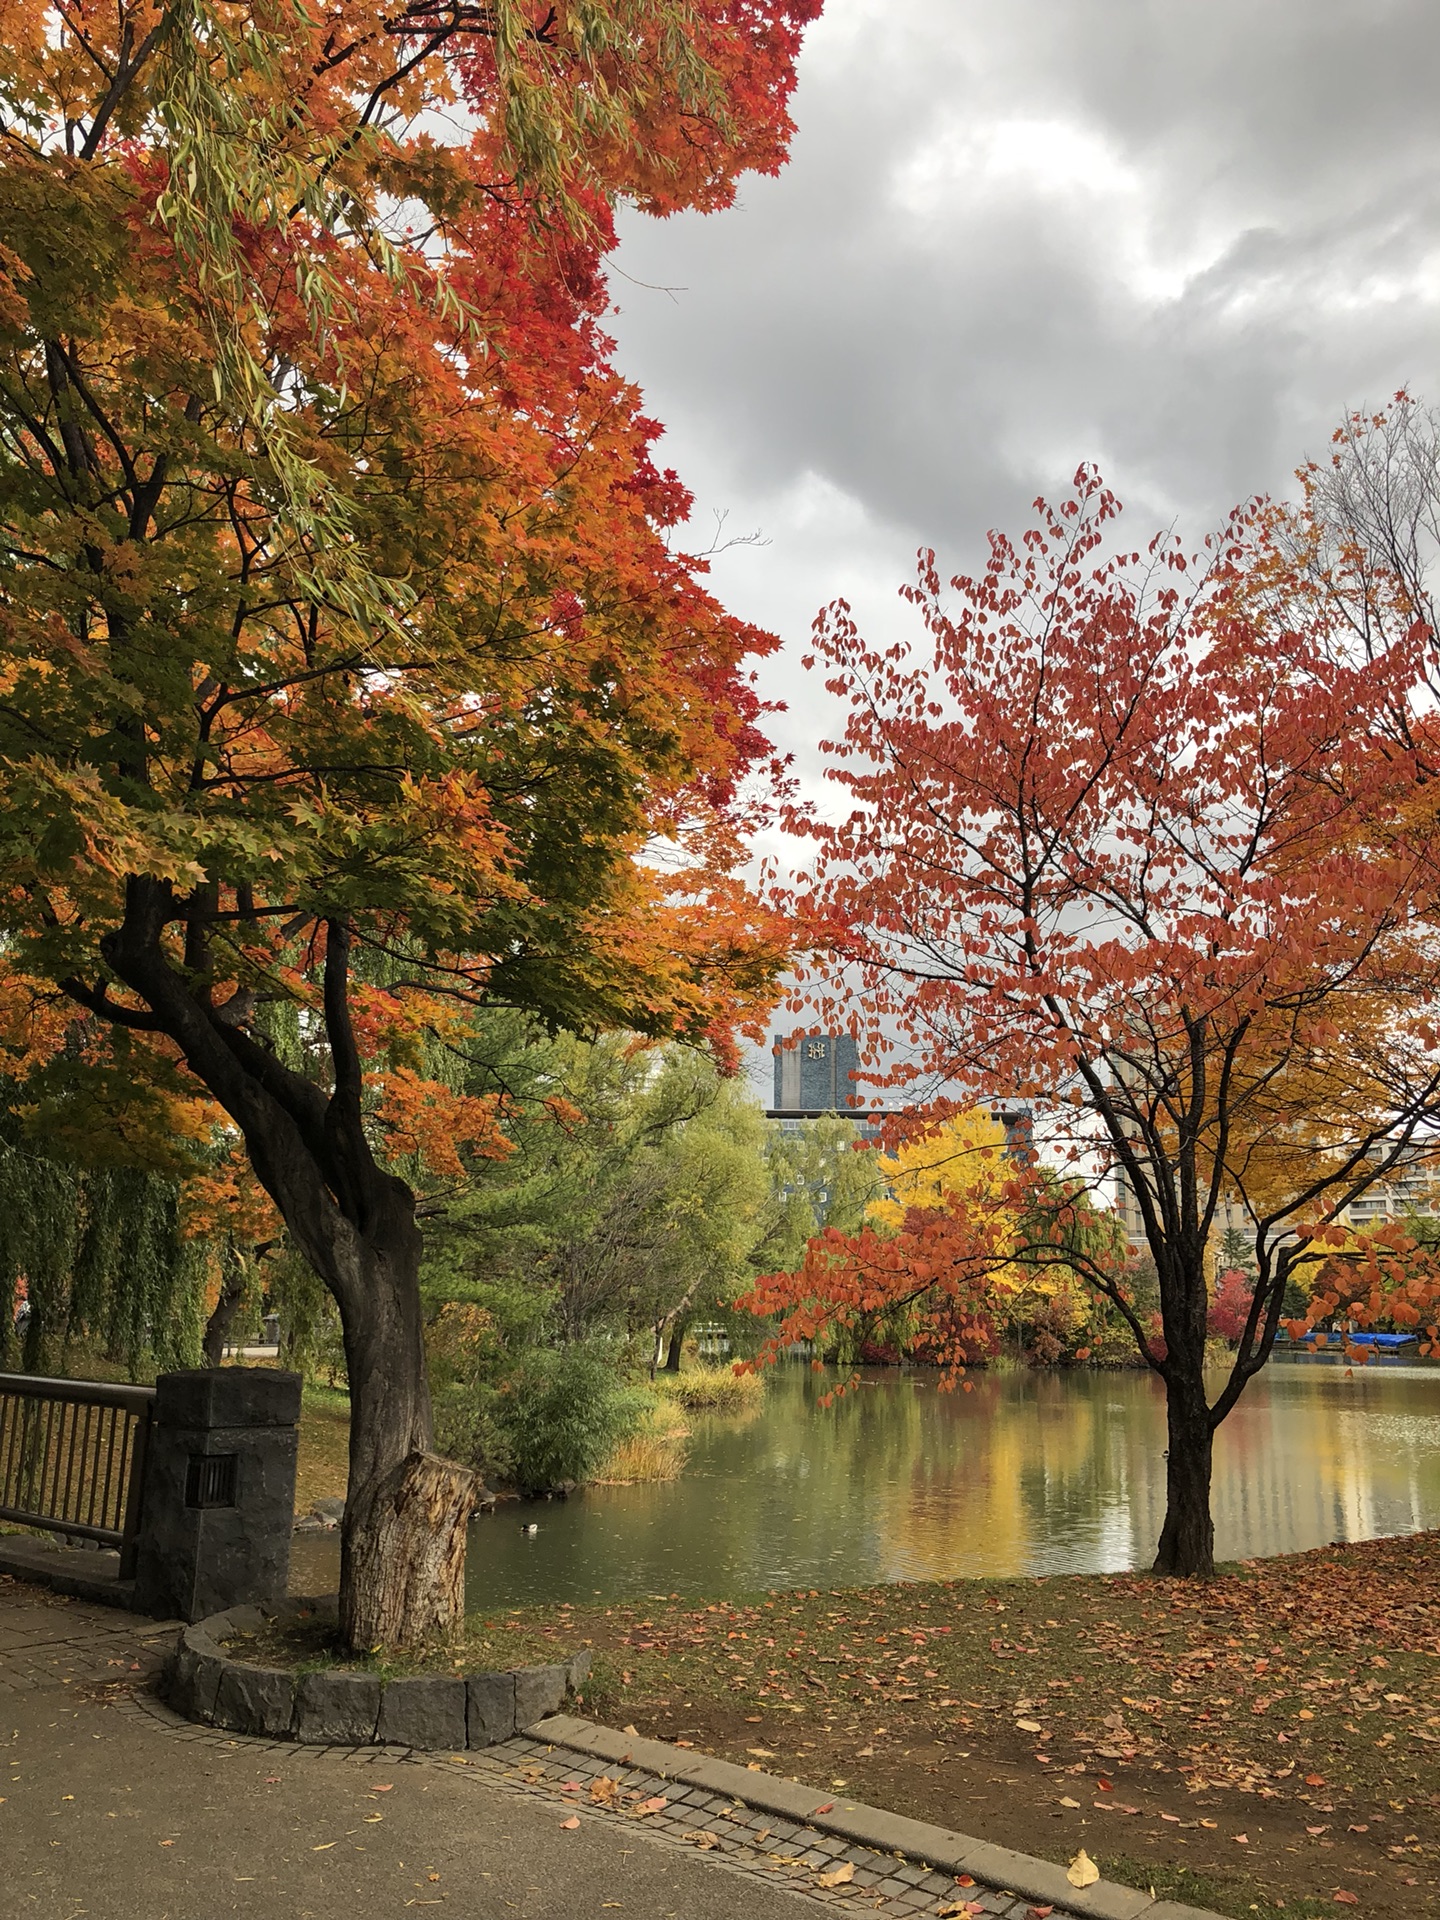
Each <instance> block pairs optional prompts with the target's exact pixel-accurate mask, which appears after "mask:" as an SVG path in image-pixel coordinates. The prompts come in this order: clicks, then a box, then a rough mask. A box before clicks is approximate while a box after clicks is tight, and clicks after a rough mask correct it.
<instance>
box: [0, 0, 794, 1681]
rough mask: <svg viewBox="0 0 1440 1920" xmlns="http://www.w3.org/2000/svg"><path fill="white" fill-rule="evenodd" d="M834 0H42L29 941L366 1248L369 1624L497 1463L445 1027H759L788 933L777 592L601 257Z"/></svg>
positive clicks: (24, 143)
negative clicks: (775, 707) (741, 582)
mask: <svg viewBox="0 0 1440 1920" xmlns="http://www.w3.org/2000/svg"><path fill="white" fill-rule="evenodd" d="M817 11H818V0H740V3H739V4H736V3H734V0H701V4H682V3H681V0H557V4H555V5H553V6H547V5H541V4H533V3H532V0H493V4H487V5H483V6H469V5H453V6H452V5H448V4H434V3H433V0H411V3H410V4H402V5H398V6H387V5H384V4H374V3H373V0H332V3H331V4H315V5H310V4H306V3H305V0H234V3H231V0H119V4H118V5H116V4H114V3H113V0H107V4H106V5H104V6H100V5H97V4H91V3H90V0H48V3H47V0H39V4H31V3H30V0H4V4H3V5H0V18H3V23H4V41H5V48H6V52H5V56H4V85H3V90H0V124H3V145H0V768H3V782H4V792H5V806H4V810H3V814H0V892H3V899H4V926H5V961H6V965H7V967H8V968H9V969H10V970H11V971H12V973H13V974H14V976H15V978H16V979H17V980H18V981H19V982H21V983H22V985H23V984H25V983H28V985H29V987H30V988H31V989H33V991H34V993H35V994H36V995H37V996H39V997H41V998H44V997H46V996H50V997H51V998H52V999H54V998H56V997H61V998H63V1000H64V1001H65V1002H66V1003H67V1005H68V1017H69V1018H70V1019H72V1020H74V1021H77V1022H79V1023H80V1026H79V1028H78V1029H77V1031H78V1032H79V1033H80V1034H81V1035H82V1038H83V1036H84V1034H86V1033H89V1034H91V1035H93V1034H94V1033H96V1032H102V1033H103V1032H106V1031H111V1032H115V1033H119V1034H125V1035H129V1036H130V1037H131V1039H132V1041H133V1043H134V1044H136V1045H141V1046H144V1047H147V1048H149V1049H152V1050H153V1051H154V1052H155V1053H156V1054H158V1055H160V1056H163V1057H164V1058H166V1059H168V1060H170V1061H172V1062H173V1063H174V1064H175V1065H176V1067H177V1068H178V1069H179V1070H180V1071H182V1072H183V1073H184V1074H186V1075H187V1076H188V1077H189V1078H190V1080H191V1082H192V1084H194V1085H195V1086H196V1088H197V1091H199V1090H203V1092H204V1094H205V1096H206V1097H208V1098H209V1099H210V1100H211V1101H213V1103H214V1106H215V1109H216V1112H217V1116H218V1115H223V1116H224V1117H225V1120H226V1122H227V1124H229V1125H231V1126H233V1127H234V1128H235V1129H237V1130H238V1132H239V1134H240V1135H241V1136H242V1137H243V1140H244V1143H245V1146H246V1149H247V1151H248V1154H249V1158H250V1161H251V1163H252V1165H253V1167H254V1170H255V1173H256V1175H257V1176H258V1178H259V1180H260V1182H261V1184H262V1185H263V1187H264V1189H265V1191H266V1192H267V1193H268V1195H269V1196H270V1199H271V1200H272V1201H273V1203H274V1205H275V1207H276V1209H277V1210H278V1212H279V1214H280V1215H281V1216H282V1217H283V1220H284V1222H285V1225H286V1228H287V1229H288V1232H289V1234H290V1236H291V1238H292V1240H293V1241H294V1243H295V1244H296V1245H297V1246H298V1247H300V1248H301V1249H302V1250H303V1252H304V1254H305V1255H306V1257H307V1258H308V1259H309V1260H310V1262H311V1263H312V1264H313V1266H314V1267H315V1269H316V1271H317V1272H318V1273H319V1274H320V1276H321V1277H322V1279H323V1280H324V1281H325V1283H326V1285H327V1286H328V1287H329V1288H330V1290H331V1291H332V1293H333V1294H334V1296H335V1299H336V1301H337V1303H338V1306H339V1309H340V1314H341V1318H342V1322H343V1327H344V1337H345V1345H346V1354H347V1360H348V1366H349V1378H350V1388H351V1397H352V1429H351V1474H350V1497H349V1502H348V1506H347V1512H346V1518H345V1526H344V1535H343V1557H342V1574H341V1619H342V1628H343V1632H344V1634H345V1636H346V1638H347V1639H348V1641H349V1642H350V1643H351V1644H355V1645H363V1646H373V1645H376V1644H380V1643H389V1642H395V1641H400V1640H409V1639H416V1638H419V1637H423V1636H424V1635H426V1634H428V1633H431V1632H434V1631H440V1630H443V1629H444V1628H445V1627H446V1626H447V1625H448V1623H449V1622H450V1620H451V1619H452V1618H453V1616H454V1613H455V1610H456V1608H457V1607H458V1606H459V1605H460V1604H461V1592H462V1588H461V1574H462V1570H463V1551H464V1527H465V1522H466V1520H467V1518H468V1514H469V1505H470V1481H469V1477H468V1475H466V1474H465V1473H464V1472H462V1471H460V1470H459V1469H457V1468H452V1467H450V1466H448V1465H447V1464H446V1463H444V1462H441V1461H438V1460H436V1459H435V1458H434V1457H433V1455H432V1452H431V1444H432V1442H431V1419H430V1408H429V1401H428V1394H427V1388H426V1383H425V1369H424V1359H423V1350H422V1328H421V1312H420V1299H419V1292H418V1286H417V1263H418V1259H419V1253H420V1234H419V1231H418V1229H417V1226H416V1220H415V1205H414V1196H413V1193H412V1191H411V1189H410V1187H409V1186H408V1185H407V1184H406V1182H405V1181H404V1180H402V1179H401V1178H399V1177H398V1175H397V1174H396V1173H395V1172H394V1171H393V1170H392V1169H391V1167H390V1166H389V1165H388V1164H387V1160H386V1155H385V1152H384V1142H385V1140H386V1139H388V1138H391V1137H396V1136H398V1137H401V1138H403V1139H404V1140H406V1141H407V1142H408V1143H409V1144H410V1145H411V1146H412V1147H415V1148H417V1149H418V1148H420V1147H425V1148H427V1150H438V1151H444V1150H445V1148H446V1147H447V1145H448V1148H449V1151H450V1152H452V1153H455V1152H462V1153H463V1152H470V1151H474V1152H479V1153H484V1152H487V1151H493V1150H499V1148H498V1146H497V1141H498V1136H499V1129H498V1122H497V1118H496V1114H495V1111H494V1104H493V1103H492V1102H485V1101H475V1100H469V1099H466V1098H462V1097H461V1096H459V1095H457V1094H455V1093H454V1092H453V1091H452V1090H451V1089H452V1088H453V1086H454V1085H456V1084H458V1076H449V1077H447V1075H446V1074H445V1073H444V1072H443V1071H438V1070H436V1061H437V1059H438V1060H443V1058H444V1057H445V1051H446V1049H447V1048H463V1046H464V1031H463V1029H464V1021H465V1018H466V1015H467V1013H468V1011H469V1009H470V1008H471V1007H473V1006H474V1005H475V1004H476V1003H477V1002H478V1001H480V1000H483V999H486V998H488V999H490V1000H491V1001H496V1002H501V1003H506V1004H510V1005H514V1006H518V1007H522V1008H525V1009H528V1010H530V1011H531V1012H532V1013H533V1014H535V1015H536V1016H537V1017H538V1018H540V1019H541V1020H543V1021H545V1022H548V1023H550V1024H551V1025H555V1026H571V1027H576V1028H580V1029H595V1028H604V1027H613V1026H625V1027H630V1028H632V1029H635V1030H637V1031H639V1032H641V1033H644V1034H651V1035H658V1036H680V1037H683V1038H687V1039H690V1040H693V1041H695V1042H697V1043H701V1044H705V1045H707V1046H709V1047H710V1048H711V1049H712V1050H713V1051H716V1052H717V1053H718V1054H719V1055H720V1056H721V1057H722V1058H723V1057H724V1056H725V1054H726V1052H727V1050H728V1049H729V1048H730V1047H731V1046H732V1044H733V1043H732V1040H731V1035H732V1032H733V1029H734V1028H735V1026H736V1023H737V1022H743V1021H745V1020H746V1019H749V1018H752V1017H754V1015H755V1013H756V1011H757V1010H758V1009H761V1008H763V1004H764V1001H765V996H766V994H767V993H768V992H769V985H770V981H771V980H772V978H773V976H774V972H775V970H776V967H777V965H778V964H779V962H780V960H781V958H782V957H783V941H784V936H783V929H782V928H781V926H780V924H779V923H778V922H777V921H776V919H775V918H774V917H773V916H772V915H769V914H768V913H767V912H765V911H763V910H762V909H761V908H759V907H758V906H757V904H756V902H755V901H754V899H753V898H752V897H751V895H750V894H749V893H748V892H747V891H746V889H745V888H744V887H743V886H742V885H741V884H740V883H739V881H737V880H736V879H735V878H733V877H732V876H733V874H734V872H735V870H736V860H737V855H738V854H739V852H740V850H741V848H742V846H743V842H744V834H745V830H746V826H747V820H748V817H749V816H748V813H747V804H748V803H747V801H746V799H745V780H746V775H747V773H748V772H749V771H750V770H751V769H752V768H755V767H757V766H760V765H762V764H764V762H765V758H766V754H767V751H768V749H767V746H766V743H765V741H764V739H763V736H762V735H761V733H760V732H759V731H758V729H757V724H756V723H757V721H758V719H759V718H760V708H759V702H758V700H757V698H756V696H755V694H754V691H753V689H752V687H751V685H750V679H749V664H748V663H749V660H750V658H751V657H752V656H753V655H755V654H756V653H757V652H760V651H763V650H764V649H765V648H766V647H767V646H769V645H770V644H772V643H771V642H770V641H769V640H768V638H767V637H766V636H763V635H761V634H759V633H757V632H755V631H754V630H753V629H750V628H748V627H746V626H745V625H743V624H742V623H740V622H738V621H736V620H734V619H731V618H729V617H728V616H727V615H726V614H725V613H724V612H723V610H722V609H721V608H720V607H719V606H718V605H717V604H716V602H715V601H714V600H713V599H712V598H711V597H710V596H709V595H708V594H707V593H706V592H705V590H704V587H703V585H702V583H701V579H700V575H701V573H702V572H703V566H702V564H701V563H698V562H695V561H691V560H689V559H687V558H686V557H685V556H684V555H683V554H682V553H680V552H679V551H677V550H676V548H675V547H674V545H673V542H672V538H671V536H670V534H669V531H668V530H669V529H671V528H674V527H675V526H676V525H677V524H679V523H680V522H682V521H683V520H684V518H685V516H686V513H687V511H688V504H689V503H688V499H687V496H686V495H685V493H684V490H683V489H682V488H681V486H680V485H679V484H678V482H677V481H676V480H675V478H674V476H673V475H670V474H668V473H665V472H662V471H660V470H659V469H657V467H656V465H655V463H654V460H653V458H652V452H651V449H652V443H653V441H654V438H655V436H656V434H657V432H658V428H657V427H656V426H655V425H654V423H653V422H651V421H649V420H647V419H646V417H645V416H644V414H643V413H642V411H641V410H640V402H639V396H638V394H637V393H636V391H635V390H634V388H633V387H631V386H629V385H627V383H626V382H625V381H624V380H623V379H622V378H621V377H620V375H619V374H618V373H617V371H616V370H615V368H614V367H613V365H612V364H611V360H610V350H611V343H610V342H609V341H608V340H607V338H606V337H605V335H604V332H603V329H602V324H601V322H602V316H603V312H604V308H605V300H606V296H605V289H604V281H603V273H602V261H603V256H604V252H605V249H606V247H607V246H608V245H609V244H610V241H611V239H612V228H611V219H612V209H613V207H614V205H615V203H616V202H617V201H618V200H620V199H622V198H623V199H628V200H629V201H631V202H633V203H634V204H636V205H638V206H640V207H642V208H645V209H647V210H649V211H651V212H655V213H666V212H669V211H671V210H674V209H676V208H681V207H699V208H709V207H715V206H720V205H723V204H725V203H726V202H727V201H728V200H729V199H730V198H731V196H732V194H733V191H734V183H735V180H736V178H737V176H738V175H739V173H740V172H741V171H742V170H744V169H746V168H758V169H762V170H774V169H775V168H776V167H777V166H778V165H779V164H780V162H781V161H782V159H783V157H784V153H785V149H786V143H787V140H788V136H789V132H790V123H789V120H788V118H787V114H786V102H787V99H788V96H789V93H790V90H791V87H792V85H793V67H794V60H795V56H796V53H797V50H798V45H799V38H800V34H801V31H802V29H803V26H804V23H805V22H806V21H807V20H809V19H810V18H812V17H813V16H814V15H815V13H816V12H817ZM657 849H667V850H668V852H667V854H666V857H664V858H657V857H653V856H654V853H655V851H656V850H657ZM86 1023H88V1025H87V1024H86Z"/></svg>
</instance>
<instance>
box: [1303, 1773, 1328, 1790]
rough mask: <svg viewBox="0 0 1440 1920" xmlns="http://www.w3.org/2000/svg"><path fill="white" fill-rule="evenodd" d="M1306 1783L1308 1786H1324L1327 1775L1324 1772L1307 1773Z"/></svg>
mask: <svg viewBox="0 0 1440 1920" xmlns="http://www.w3.org/2000/svg"><path fill="white" fill-rule="evenodd" d="M1305 1784H1306V1786H1307V1787H1323V1786H1324V1784H1325V1776H1324V1774H1323V1773H1307V1774H1306V1776H1305Z"/></svg>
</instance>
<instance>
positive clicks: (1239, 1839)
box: [1234, 1833, 1250, 1847]
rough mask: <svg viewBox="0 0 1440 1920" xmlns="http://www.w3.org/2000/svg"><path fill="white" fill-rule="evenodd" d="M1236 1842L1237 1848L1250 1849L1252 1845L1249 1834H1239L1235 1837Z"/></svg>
mask: <svg viewBox="0 0 1440 1920" xmlns="http://www.w3.org/2000/svg"><path fill="white" fill-rule="evenodd" d="M1234 1840H1235V1844H1236V1846H1237V1847H1248V1846H1249V1844H1250V1836H1249V1834H1248V1833H1237V1834H1235V1835H1234Z"/></svg>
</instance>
